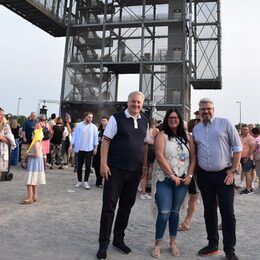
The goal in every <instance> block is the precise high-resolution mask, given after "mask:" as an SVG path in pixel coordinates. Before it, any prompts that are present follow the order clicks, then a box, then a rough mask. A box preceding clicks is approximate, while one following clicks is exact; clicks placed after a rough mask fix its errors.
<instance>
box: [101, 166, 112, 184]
mask: <svg viewBox="0 0 260 260" xmlns="http://www.w3.org/2000/svg"><path fill="white" fill-rule="evenodd" d="M100 175H101V176H102V177H103V178H105V180H108V176H109V175H111V172H110V169H109V167H108V166H107V164H105V165H101V167H100Z"/></svg>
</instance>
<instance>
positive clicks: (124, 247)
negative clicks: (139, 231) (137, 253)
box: [113, 241, 132, 255]
mask: <svg viewBox="0 0 260 260" xmlns="http://www.w3.org/2000/svg"><path fill="white" fill-rule="evenodd" d="M113 246H114V247H115V248H116V249H118V250H119V251H120V252H121V253H123V254H126V255H127V254H129V253H130V252H132V250H131V248H130V247H128V246H127V245H126V244H125V242H124V241H113Z"/></svg>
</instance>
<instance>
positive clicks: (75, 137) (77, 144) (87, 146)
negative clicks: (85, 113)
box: [71, 121, 98, 153]
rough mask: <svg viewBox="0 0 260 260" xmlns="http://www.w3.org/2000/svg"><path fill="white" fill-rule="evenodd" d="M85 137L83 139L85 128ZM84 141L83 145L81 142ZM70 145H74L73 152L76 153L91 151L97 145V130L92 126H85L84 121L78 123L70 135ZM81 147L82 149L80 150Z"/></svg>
mask: <svg viewBox="0 0 260 260" xmlns="http://www.w3.org/2000/svg"><path fill="white" fill-rule="evenodd" d="M86 127H87V129H86V136H85V137H84V138H83V137H82V135H83V130H84V128H86ZM83 139H84V140H85V141H84V144H82V143H81V140H83ZM71 144H72V145H74V148H73V149H74V151H75V152H76V153H78V152H79V150H80V151H85V152H90V151H93V150H94V148H95V146H97V145H98V128H97V127H96V126H95V125H94V124H93V123H89V124H86V123H85V122H84V121H82V122H80V123H79V124H78V125H77V126H76V128H75V130H74V131H73V134H72V139H71ZM82 147H84V148H83V149H82Z"/></svg>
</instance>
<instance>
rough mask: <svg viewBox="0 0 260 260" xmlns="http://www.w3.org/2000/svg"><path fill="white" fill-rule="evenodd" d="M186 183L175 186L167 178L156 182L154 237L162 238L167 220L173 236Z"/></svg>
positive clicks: (175, 231)
mask: <svg viewBox="0 0 260 260" xmlns="http://www.w3.org/2000/svg"><path fill="white" fill-rule="evenodd" d="M188 187H189V186H188V185H184V184H181V185H179V186H176V185H175V183H174V182H173V181H172V180H170V179H169V178H165V180H164V181H162V182H159V181H158V182H157V184H156V194H155V200H156V203H157V207H158V216H157V220H156V231H155V239H156V240H161V239H162V238H163V235H164V232H165V229H166V225H167V223H168V221H169V232H170V236H171V237H173V238H175V237H176V235H177V228H178V224H179V211H180V207H181V204H182V202H183V200H184V198H185V194H186V192H187V190H188Z"/></svg>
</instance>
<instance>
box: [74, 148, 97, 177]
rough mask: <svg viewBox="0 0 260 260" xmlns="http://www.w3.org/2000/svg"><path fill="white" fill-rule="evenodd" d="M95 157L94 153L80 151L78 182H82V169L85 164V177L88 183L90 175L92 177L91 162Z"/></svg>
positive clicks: (78, 155) (78, 157)
mask: <svg viewBox="0 0 260 260" xmlns="http://www.w3.org/2000/svg"><path fill="white" fill-rule="evenodd" d="M92 156H93V151H89V152H85V151H79V152H78V153H77V159H78V163H77V175H78V181H79V182H82V168H83V165H84V162H85V177H84V182H85V181H88V178H89V175H90V168H91V160H92Z"/></svg>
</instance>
